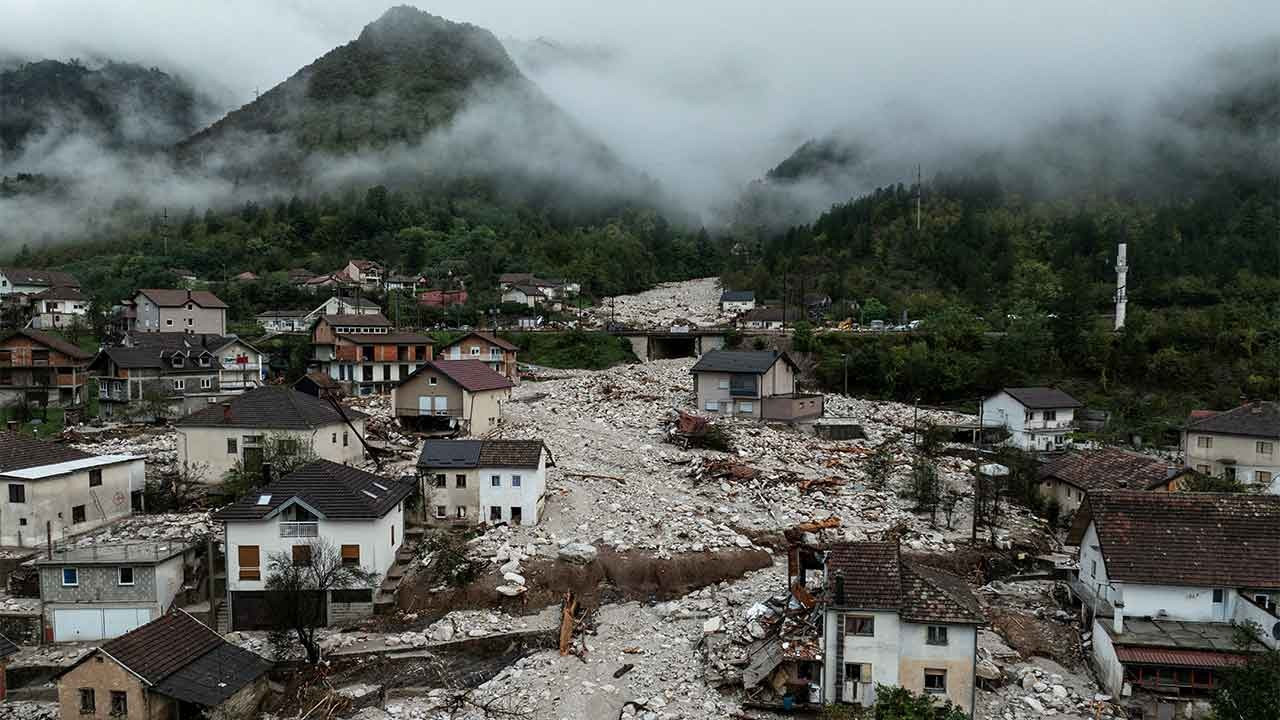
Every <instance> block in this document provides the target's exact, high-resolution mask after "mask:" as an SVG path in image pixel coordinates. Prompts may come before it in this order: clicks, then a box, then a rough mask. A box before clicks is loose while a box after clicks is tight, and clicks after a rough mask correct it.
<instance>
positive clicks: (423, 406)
mask: <svg viewBox="0 0 1280 720" xmlns="http://www.w3.org/2000/svg"><path fill="white" fill-rule="evenodd" d="M509 397H511V389H510V388H501V389H497V390H482V391H479V392H470V391H469V390H466V389H465V388H463V387H462V386H460V385H458V384H457V383H455V382H454V381H453V380H452V379H451V378H450V377H449V376H448V375H445V374H444V373H442V372H438V371H436V370H435V369H434V368H432V367H427V368H424V369H423V370H422V371H421V372H419V373H418V374H417V375H414V376H413V377H411V378H409V380H408V381H407V382H405V383H404V384H402V385H400V386H398V387H396V388H394V389H393V390H392V391H391V407H392V408H393V411H394V412H395V414H396V417H397V418H400V419H401V422H405V419H406V418H408V419H410V423H411V422H412V419H414V418H420V417H422V418H426V417H436V418H441V417H443V418H452V419H453V421H454V422H456V423H457V424H458V425H459V426H460V427H461V428H462V431H463V433H465V434H468V435H483V434H484V433H487V432H489V431H490V430H493V429H495V428H497V427H498V422H499V421H500V420H501V419H502V403H503V402H504V401H505V400H506V399H507V398H509Z"/></svg>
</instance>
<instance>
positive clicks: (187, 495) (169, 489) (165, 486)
mask: <svg viewBox="0 0 1280 720" xmlns="http://www.w3.org/2000/svg"><path fill="white" fill-rule="evenodd" d="M208 476H209V463H192V462H184V463H182V466H181V467H179V468H178V469H177V471H176V472H173V473H170V474H166V475H165V476H163V477H161V478H160V479H159V480H156V481H149V482H148V483H147V485H146V491H145V492H146V499H147V511H148V512H172V511H176V510H187V509H189V508H191V507H194V506H196V505H198V504H200V501H201V500H203V499H204V495H205V491H206V490H207V489H208V485H207V481H208Z"/></svg>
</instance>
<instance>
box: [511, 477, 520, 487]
mask: <svg viewBox="0 0 1280 720" xmlns="http://www.w3.org/2000/svg"><path fill="white" fill-rule="evenodd" d="M511 487H520V476H519V475H512V476H511Z"/></svg>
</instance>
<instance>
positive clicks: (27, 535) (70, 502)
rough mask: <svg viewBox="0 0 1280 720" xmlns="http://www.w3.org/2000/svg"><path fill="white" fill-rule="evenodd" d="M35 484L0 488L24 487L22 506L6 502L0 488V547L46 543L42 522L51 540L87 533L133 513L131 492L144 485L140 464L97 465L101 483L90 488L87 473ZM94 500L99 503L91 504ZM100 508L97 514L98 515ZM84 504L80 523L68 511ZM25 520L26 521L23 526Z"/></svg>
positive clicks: (7, 482)
mask: <svg viewBox="0 0 1280 720" xmlns="http://www.w3.org/2000/svg"><path fill="white" fill-rule="evenodd" d="M90 469H91V468H85V469H83V470H78V471H76V472H73V473H67V474H65V475H57V476H54V477H48V478H42V479H39V480H21V481H19V480H5V481H4V482H2V483H0V484H2V485H24V486H25V487H26V491H25V492H26V502H21V503H15V502H10V501H9V492H10V491H9V489H8V488H4V489H0V545H11V546H21V547H30V546H33V545H40V544H43V543H44V541H45V523H46V522H49V523H51V524H52V525H51V528H50V530H51V532H52V534H53V539H54V540H60V539H62V538H65V537H68V536H70V535H77V534H79V533H83V532H88V531H90V530H94V529H97V528H99V527H102V526H103V525H106V524H109V523H111V522H114V521H116V520H118V519H120V518H122V517H125V516H127V515H130V514H132V512H133V510H132V505H131V503H130V494H131V493H132V492H133V490H135V489H138V490H141V489H142V487H143V485H144V484H145V477H146V471H145V465H144V461H142V460H140V459H139V460H131V461H127V462H120V463H114V464H110V465H103V466H101V468H100V469H101V470H102V485H100V486H98V487H94V488H90V487H89V470H90ZM95 495H96V496H97V499H98V503H95V502H94V496H95ZM99 504H100V505H101V508H102V510H101V512H100V511H99V509H98V508H99ZM80 505H83V506H84V508H85V520H84V522H79V523H73V522H72V517H73V515H72V508H74V507H77V506H80ZM24 521H25V523H24Z"/></svg>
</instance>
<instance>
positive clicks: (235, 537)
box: [213, 460, 414, 630]
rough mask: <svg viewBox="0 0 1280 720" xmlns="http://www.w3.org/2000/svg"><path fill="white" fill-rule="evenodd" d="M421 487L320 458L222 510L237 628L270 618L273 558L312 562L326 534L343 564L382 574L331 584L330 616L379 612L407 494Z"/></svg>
mask: <svg viewBox="0 0 1280 720" xmlns="http://www.w3.org/2000/svg"><path fill="white" fill-rule="evenodd" d="M413 491H414V486H413V484H412V483H410V482H403V481H399V480H391V479H388V478H384V477H382V476H380V475H374V474H372V473H367V472H364V471H363V470H357V469H355V468H353V467H348V466H346V465H339V464H337V463H334V462H330V461H328V460H317V461H315V462H312V463H308V464H306V465H304V466H302V467H301V468H298V469H297V470H295V471H294V472H292V473H290V474H288V475H286V476H284V477H282V478H279V479H278V480H275V481H273V482H271V483H269V484H267V485H266V486H265V487H262V488H259V489H258V490H255V491H254V492H252V493H250V494H249V495H247V496H245V497H243V498H241V499H240V500H238V501H236V502H235V503H233V504H231V505H228V506H227V507H225V508H223V509H222V510H219V511H218V512H217V513H215V514H214V516H213V519H214V520H215V521H218V522H221V523H223V527H224V529H225V534H226V548H227V600H226V601H227V605H228V608H229V613H228V616H229V617H230V618H231V627H232V629H234V630H249V629H262V628H264V627H267V626H269V625H270V613H269V610H268V607H267V601H266V596H265V592H264V591H265V590H266V581H267V579H268V578H269V577H270V575H271V561H272V559H273V558H287V559H289V560H291V561H292V562H294V563H310V562H311V559H312V554H313V552H314V551H315V550H316V548H317V547H318V546H317V545H316V543H317V542H319V541H323V543H326V544H328V545H329V546H330V547H331V548H332V549H333V551H334V552H336V553H338V554H339V555H340V556H341V561H342V562H343V563H349V564H353V565H359V566H360V567H361V568H363V569H364V570H366V571H367V572H371V573H374V574H376V575H377V576H378V577H377V578H375V579H374V580H373V582H372V583H370V584H369V585H368V586H367V587H359V588H344V589H340V590H330V591H329V592H328V593H327V597H326V616H327V620H328V622H330V623H332V622H340V621H344V620H350V619H355V618H358V617H362V616H365V615H369V614H371V613H372V612H373V604H374V602H375V600H376V594H375V593H376V592H377V591H378V589H379V587H380V586H381V584H382V580H383V579H384V578H385V576H386V575H387V573H388V571H389V570H391V567H392V566H393V565H394V564H395V563H396V555H397V553H398V551H399V550H400V546H401V545H402V544H403V543H404V501H405V499H406V498H408V497H409V496H410V495H411V494H412V493H413Z"/></svg>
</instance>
